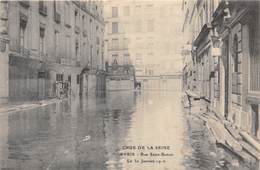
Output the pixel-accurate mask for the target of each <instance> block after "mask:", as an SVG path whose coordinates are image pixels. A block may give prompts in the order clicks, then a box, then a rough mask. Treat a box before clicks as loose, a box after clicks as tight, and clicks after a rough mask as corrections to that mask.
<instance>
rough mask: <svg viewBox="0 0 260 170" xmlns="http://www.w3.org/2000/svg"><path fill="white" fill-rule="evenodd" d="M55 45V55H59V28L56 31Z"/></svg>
mask: <svg viewBox="0 0 260 170" xmlns="http://www.w3.org/2000/svg"><path fill="white" fill-rule="evenodd" d="M54 45H55V46H54V49H55V56H56V57H57V56H58V55H59V54H58V53H59V32H58V31H57V30H55V32H54Z"/></svg>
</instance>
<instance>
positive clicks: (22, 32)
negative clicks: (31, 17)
mask: <svg viewBox="0 0 260 170" xmlns="http://www.w3.org/2000/svg"><path fill="white" fill-rule="evenodd" d="M26 25H27V17H26V16H25V15H23V14H21V16H20V47H21V48H26V47H27V45H26V42H27V39H26Z"/></svg>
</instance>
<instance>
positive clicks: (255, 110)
mask: <svg viewBox="0 0 260 170" xmlns="http://www.w3.org/2000/svg"><path fill="white" fill-rule="evenodd" d="M251 122H252V124H251V133H252V134H253V135H254V136H256V137H257V134H258V131H259V123H258V122H259V106H258V105H256V104H252V105H251Z"/></svg>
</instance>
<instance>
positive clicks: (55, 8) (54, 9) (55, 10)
mask: <svg viewBox="0 0 260 170" xmlns="http://www.w3.org/2000/svg"><path fill="white" fill-rule="evenodd" d="M53 12H54V15H55V13H56V12H57V4H56V0H54V1H53Z"/></svg>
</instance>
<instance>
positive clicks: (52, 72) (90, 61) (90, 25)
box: [0, 1, 104, 100]
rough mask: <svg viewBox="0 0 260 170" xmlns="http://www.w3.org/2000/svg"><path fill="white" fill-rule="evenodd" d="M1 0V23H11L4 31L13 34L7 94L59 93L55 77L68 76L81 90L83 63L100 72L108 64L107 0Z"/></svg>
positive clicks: (35, 96)
mask: <svg viewBox="0 0 260 170" xmlns="http://www.w3.org/2000/svg"><path fill="white" fill-rule="evenodd" d="M0 6H1V12H2V9H3V12H2V13H1V16H0V17H1V22H2V23H1V28H4V27H3V25H4V24H5V26H6V29H5V30H3V29H1V30H0V31H1V34H2V35H3V33H4V32H5V31H6V33H5V38H6V39H7V40H9V42H8V43H7V47H8V48H7V49H6V52H5V57H4V58H5V59H4V60H5V61H9V62H1V64H2V63H4V65H5V66H3V67H1V68H5V71H3V72H1V73H0V74H1V80H0V81H1V83H0V84H3V83H5V82H6V85H5V86H3V85H2V86H1V93H0V95H1V97H5V98H6V99H10V100H20V99H22V100H31V99H44V98H48V97H55V82H64V81H67V82H70V84H71V88H72V93H73V94H75V95H78V94H79V91H80V80H81V78H80V75H81V72H82V70H83V68H86V67H87V68H88V69H89V71H88V74H89V75H90V76H94V77H96V71H98V70H104V43H103V36H104V19H103V17H102V16H103V4H102V2H101V1H84V2H83V1H7V2H6V1H1V4H0ZM3 21H5V23H3ZM2 35H1V39H3V36H2ZM8 63H9V64H8ZM6 73H8V74H6ZM93 80H94V79H93ZM7 82H8V83H7ZM93 83H94V84H95V83H96V82H93ZM94 90H95V89H94ZM5 92H6V93H7V92H8V94H4V93H5Z"/></svg>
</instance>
